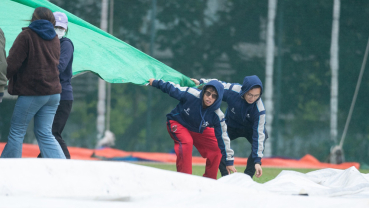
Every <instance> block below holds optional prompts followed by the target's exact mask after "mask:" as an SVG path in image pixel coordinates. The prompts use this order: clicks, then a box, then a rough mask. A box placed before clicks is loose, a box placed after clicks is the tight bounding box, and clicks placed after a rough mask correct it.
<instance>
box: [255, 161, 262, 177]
mask: <svg viewBox="0 0 369 208" xmlns="http://www.w3.org/2000/svg"><path fill="white" fill-rule="evenodd" d="M255 170H256V173H255V176H256V177H257V178H260V176H261V175H263V169H261V165H260V164H255Z"/></svg>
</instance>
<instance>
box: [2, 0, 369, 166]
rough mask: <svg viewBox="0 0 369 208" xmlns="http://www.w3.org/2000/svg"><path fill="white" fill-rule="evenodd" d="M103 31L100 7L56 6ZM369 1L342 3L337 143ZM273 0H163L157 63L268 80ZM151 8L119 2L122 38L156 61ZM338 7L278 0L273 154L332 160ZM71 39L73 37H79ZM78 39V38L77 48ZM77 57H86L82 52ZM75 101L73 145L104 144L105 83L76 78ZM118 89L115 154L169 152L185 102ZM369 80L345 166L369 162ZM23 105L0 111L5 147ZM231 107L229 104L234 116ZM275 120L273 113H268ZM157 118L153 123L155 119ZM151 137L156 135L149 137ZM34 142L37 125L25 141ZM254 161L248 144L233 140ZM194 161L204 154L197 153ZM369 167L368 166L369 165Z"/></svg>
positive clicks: (366, 30) (197, 73)
mask: <svg viewBox="0 0 369 208" xmlns="http://www.w3.org/2000/svg"><path fill="white" fill-rule="evenodd" d="M51 2H52V3H54V4H56V5H58V6H59V7H61V8H63V9H65V10H67V11H69V12H71V13H73V14H75V15H76V16H78V17H80V18H82V19H84V20H86V21H87V22H90V23H91V24H93V25H95V26H97V27H99V25H100V16H101V0H75V1H63V0H51ZM368 8H369V2H368V1H365V0H341V11H340V13H341V15H340V25H339V95H338V100H339V106H338V108H339V114H338V127H339V129H338V135H339V137H338V139H339V138H340V135H341V134H342V131H343V128H344V124H345V122H346V118H347V115H348V111H349V108H350V104H351V100H352V97H353V94H354V90H355V86H356V82H357V78H358V75H359V71H360V67H361V63H362V60H363V56H364V52H365V47H366V42H367V39H368V34H369V25H368V24H367V22H366V21H367V20H368V19H369V9H368ZM267 9H268V1H267V0H259V1H253V0H186V1H181V0H172V1H165V0H157V9H156V10H157V14H156V19H155V25H156V26H155V31H156V32H155V39H154V53H153V57H155V58H157V59H158V60H160V61H162V62H164V63H166V64H168V65H169V66H171V67H172V68H174V69H175V70H177V71H179V72H181V73H183V74H185V75H187V76H189V77H194V78H202V77H204V78H217V79H220V80H222V81H226V82H234V83H242V81H243V77H244V76H248V75H254V74H255V75H257V76H259V77H260V79H261V80H262V81H263V82H264V81H265V54H266V53H265V44H266V41H265V38H266V24H267V15H268V11H267ZM151 12H152V1H151V0H135V1H129V0H115V1H114V24H113V35H114V36H116V37H117V38H119V39H121V40H123V41H125V42H127V43H129V44H130V45H132V46H134V47H136V48H138V49H139V50H142V51H143V52H145V53H148V54H149V48H150V37H151V36H150V35H151V34H150V29H151V28H150V27H151V15H150V14H151ZM332 12H333V1H331V0H325V1H309V0H300V1H293V0H279V1H278V5H277V16H276V21H275V44H276V45H275V46H276V53H275V54H276V56H275V61H274V63H275V65H274V90H273V96H274V106H275V107H274V109H275V111H274V120H273V135H270V137H271V138H272V139H273V140H272V141H273V148H272V149H273V155H274V156H281V157H292V158H300V157H302V156H304V155H305V154H312V155H313V156H315V157H317V158H318V159H319V160H321V161H325V160H326V159H327V156H328V154H329V151H330V148H331V146H333V145H334V143H333V142H332V141H331V140H330V135H329V127H330V125H329V122H330V116H329V114H330V103H329V102H330V82H331V72H330V65H329V59H330V53H329V51H330V43H331V31H332ZM69 33H73V30H70V31H69ZM72 41H73V40H72ZM76 50H78V49H76ZM72 84H73V87H74V94H75V101H74V103H73V109H72V113H71V115H70V118H69V120H68V123H67V125H66V127H65V130H64V132H63V138H64V139H65V140H66V142H67V144H68V145H69V146H79V147H86V148H94V147H95V145H96V141H97V139H96V133H97V132H96V117H97V111H96V108H97V107H96V104H97V76H95V75H93V74H91V73H87V74H84V75H81V76H78V77H76V78H73V80H72ZM148 90H149V88H148V87H144V86H138V85H133V84H113V85H112V92H111V94H112V99H111V119H110V129H111V131H112V132H113V133H114V134H115V137H116V145H115V146H114V147H115V148H118V149H122V150H126V151H149V152H170V151H171V150H172V148H173V141H172V139H171V138H170V137H169V135H168V133H167V131H166V124H165V122H166V117H165V115H166V114H167V113H169V112H170V111H171V110H172V109H173V108H174V107H175V105H176V104H177V101H176V100H174V99H173V98H170V97H169V96H168V95H167V94H164V93H162V92H161V91H159V90H155V89H151V92H152V95H151V96H148V95H149V94H148ZM368 93H369V72H366V73H364V77H363V82H362V85H361V88H360V91H359V95H358V99H357V102H356V106H355V109H354V112H353V117H352V120H351V124H350V126H349V129H348V133H347V138H346V140H345V143H344V146H343V149H344V152H345V157H346V161H358V162H361V163H362V165H364V167H365V166H366V165H367V164H369V162H368V159H367V158H369V118H368V113H369V112H368V109H367V106H368V103H369V97H368V96H367V95H368ZM14 104H15V100H4V101H3V103H2V104H0V128H1V130H0V141H1V142H6V140H7V135H8V131H9V126H10V118H11V115H12V112H13V108H14ZM225 108H226V104H225V103H223V104H222V109H223V110H225ZM266 110H267V113H268V109H266ZM148 112H149V114H150V115H151V119H150V118H149V119H148V116H147V115H148ZM148 128H149V129H150V135H147V133H146V132H147V130H148ZM34 141H35V139H34V135H33V132H32V124H31V126H30V128H29V130H28V132H27V136H26V138H25V142H26V143H33V142H34ZM231 147H232V148H233V149H234V150H235V156H239V157H246V156H248V154H249V153H250V151H251V146H250V144H248V142H247V141H246V139H244V138H239V139H237V140H235V141H234V142H232V144H231ZM194 154H197V152H196V151H195V152H194ZM366 167H368V166H366Z"/></svg>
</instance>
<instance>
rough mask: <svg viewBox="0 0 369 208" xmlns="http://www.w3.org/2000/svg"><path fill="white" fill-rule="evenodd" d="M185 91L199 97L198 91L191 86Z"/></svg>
mask: <svg viewBox="0 0 369 208" xmlns="http://www.w3.org/2000/svg"><path fill="white" fill-rule="evenodd" d="M187 92H188V93H190V94H191V95H193V96H195V97H197V98H200V92H199V91H197V90H195V89H193V88H191V87H189V88H188V91H187Z"/></svg>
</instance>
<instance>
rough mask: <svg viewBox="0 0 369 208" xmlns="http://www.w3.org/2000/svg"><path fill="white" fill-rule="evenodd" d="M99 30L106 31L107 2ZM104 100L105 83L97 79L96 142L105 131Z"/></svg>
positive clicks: (102, 4)
mask: <svg viewBox="0 0 369 208" xmlns="http://www.w3.org/2000/svg"><path fill="white" fill-rule="evenodd" d="M100 28H101V29H102V30H104V31H107V29H108V0H102V2H101V22H100ZM105 100H106V84H105V81H104V80H103V79H101V78H99V81H98V101H97V122H96V123H97V124H96V128H97V141H99V140H100V139H101V138H102V137H103V135H104V130H105V110H106V109H105V108H106V106H105Z"/></svg>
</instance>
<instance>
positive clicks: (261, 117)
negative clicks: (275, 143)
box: [257, 114, 265, 157]
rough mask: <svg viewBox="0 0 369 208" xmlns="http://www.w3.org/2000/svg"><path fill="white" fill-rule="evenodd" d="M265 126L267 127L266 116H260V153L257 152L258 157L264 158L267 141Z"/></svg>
mask: <svg viewBox="0 0 369 208" xmlns="http://www.w3.org/2000/svg"><path fill="white" fill-rule="evenodd" d="M264 126H265V114H263V115H260V116H259V124H258V152H257V155H258V157H263V151H264V140H265V133H264Z"/></svg>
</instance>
